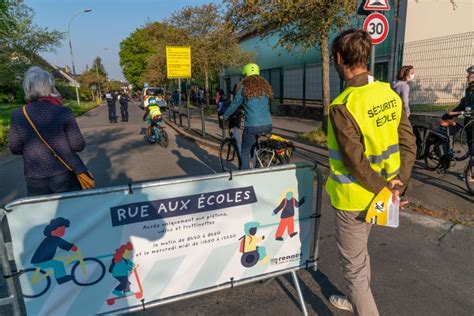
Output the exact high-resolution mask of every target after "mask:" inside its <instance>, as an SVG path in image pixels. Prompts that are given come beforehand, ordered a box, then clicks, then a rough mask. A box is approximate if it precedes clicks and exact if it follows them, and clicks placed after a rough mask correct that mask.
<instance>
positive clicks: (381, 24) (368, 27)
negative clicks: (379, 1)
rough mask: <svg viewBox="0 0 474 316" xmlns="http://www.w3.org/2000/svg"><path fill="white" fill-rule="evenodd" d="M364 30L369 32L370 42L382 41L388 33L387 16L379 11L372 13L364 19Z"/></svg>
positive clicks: (377, 42) (375, 43)
mask: <svg viewBox="0 0 474 316" xmlns="http://www.w3.org/2000/svg"><path fill="white" fill-rule="evenodd" d="M364 31H366V32H367V33H369V35H370V37H371V39H372V44H374V45H377V44H380V43H382V42H383V41H384V40H385V39H386V38H387V35H388V21H387V18H386V17H385V16H384V15H383V14H380V13H372V14H370V15H369V16H367V18H365V21H364Z"/></svg>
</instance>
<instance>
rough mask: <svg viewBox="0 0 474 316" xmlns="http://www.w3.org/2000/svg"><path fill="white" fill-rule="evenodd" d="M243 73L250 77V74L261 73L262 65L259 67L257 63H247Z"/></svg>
mask: <svg viewBox="0 0 474 316" xmlns="http://www.w3.org/2000/svg"><path fill="white" fill-rule="evenodd" d="M242 75H244V76H246V77H248V76H254V75H260V67H258V65H257V64H253V63H251V64H247V65H245V66H244V69H242Z"/></svg>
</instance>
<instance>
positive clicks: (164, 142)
mask: <svg viewBox="0 0 474 316" xmlns="http://www.w3.org/2000/svg"><path fill="white" fill-rule="evenodd" d="M168 144H169V141H168V134H167V133H166V131H165V130H164V129H160V145H161V146H162V147H163V148H167V147H168Z"/></svg>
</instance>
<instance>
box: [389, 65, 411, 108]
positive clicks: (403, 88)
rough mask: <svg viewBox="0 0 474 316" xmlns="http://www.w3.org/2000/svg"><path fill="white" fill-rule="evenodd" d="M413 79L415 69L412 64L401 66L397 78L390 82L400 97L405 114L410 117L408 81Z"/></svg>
mask: <svg viewBox="0 0 474 316" xmlns="http://www.w3.org/2000/svg"><path fill="white" fill-rule="evenodd" d="M413 79H415V69H414V68H413V66H409V65H407V66H403V67H402V68H400V70H399V71H398V74H397V80H395V81H394V82H392V89H393V90H395V92H396V93H398V95H399V96H400V98H402V102H403V108H404V109H405V114H406V115H407V117H410V113H411V109H410V86H409V85H408V81H411V80H413Z"/></svg>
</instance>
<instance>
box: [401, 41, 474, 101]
mask: <svg viewBox="0 0 474 316" xmlns="http://www.w3.org/2000/svg"><path fill="white" fill-rule="evenodd" d="M400 51H401V52H403V53H402V56H400V57H402V61H400V62H399V66H401V65H402V63H403V65H412V66H413V67H414V69H415V79H414V80H413V81H412V82H411V83H410V87H411V89H410V103H411V104H450V103H457V102H459V100H460V99H461V98H462V97H463V96H464V90H465V87H466V69H467V68H468V67H469V66H471V65H473V64H474V32H467V33H461V34H457V35H451V36H444V37H438V38H432V39H427V40H422V41H415V42H409V43H404V44H401V50H400Z"/></svg>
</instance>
